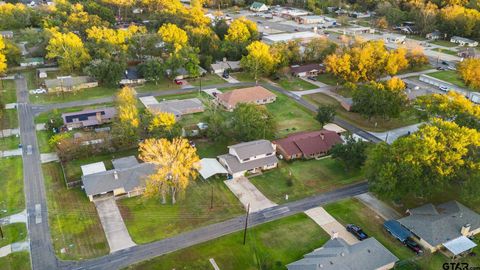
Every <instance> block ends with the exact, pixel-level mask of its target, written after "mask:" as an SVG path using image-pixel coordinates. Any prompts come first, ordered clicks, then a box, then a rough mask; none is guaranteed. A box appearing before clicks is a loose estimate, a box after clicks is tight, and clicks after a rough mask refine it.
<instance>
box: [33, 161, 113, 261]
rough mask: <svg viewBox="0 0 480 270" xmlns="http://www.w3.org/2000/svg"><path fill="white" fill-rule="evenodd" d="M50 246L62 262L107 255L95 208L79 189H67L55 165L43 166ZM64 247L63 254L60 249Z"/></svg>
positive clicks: (107, 250) (106, 246) (57, 164)
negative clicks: (51, 243) (51, 244)
mask: <svg viewBox="0 0 480 270" xmlns="http://www.w3.org/2000/svg"><path fill="white" fill-rule="evenodd" d="M42 168H43V174H44V177H45V185H46V190H47V204H48V218H49V225H50V229H51V234H52V241H53V247H54V249H55V252H56V254H57V256H58V257H59V258H60V259H63V260H79V259H87V258H94V257H99V256H102V255H106V254H108V252H109V247H108V243H107V239H106V238H105V233H104V232H103V228H102V225H101V223H100V220H99V218H98V214H97V210H96V209H95V205H94V204H93V203H92V202H90V201H89V200H88V198H87V196H86V195H85V192H84V191H82V190H81V189H80V188H73V189H67V188H66V187H65V182H64V180H63V176H62V172H61V169H60V164H59V163H47V164H43V166H42ZM63 248H65V253H62V252H61V250H62V249H63Z"/></svg>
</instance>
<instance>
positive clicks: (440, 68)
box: [437, 67, 445, 70]
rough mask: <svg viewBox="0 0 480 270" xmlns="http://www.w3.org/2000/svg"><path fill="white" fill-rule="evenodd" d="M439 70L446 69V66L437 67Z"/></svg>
mask: <svg viewBox="0 0 480 270" xmlns="http://www.w3.org/2000/svg"><path fill="white" fill-rule="evenodd" d="M437 70H445V68H444V67H437Z"/></svg>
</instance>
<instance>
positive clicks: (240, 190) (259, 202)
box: [224, 176, 277, 212]
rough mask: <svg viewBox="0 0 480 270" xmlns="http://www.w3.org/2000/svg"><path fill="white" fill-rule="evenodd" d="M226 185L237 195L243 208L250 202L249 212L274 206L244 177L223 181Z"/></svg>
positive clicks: (274, 204)
mask: <svg viewBox="0 0 480 270" xmlns="http://www.w3.org/2000/svg"><path fill="white" fill-rule="evenodd" d="M224 182H225V184H226V185H227V187H228V188H229V189H230V190H231V191H232V192H233V194H235V196H237V198H238V199H239V200H240V202H241V203H242V204H243V206H244V207H245V209H247V208H248V204H250V212H258V211H261V210H263V209H267V208H270V207H273V206H276V205H277V204H276V203H273V202H272V201H270V200H269V199H267V197H265V195H263V194H262V193H261V192H260V191H259V190H258V189H257V188H256V187H255V186H254V185H253V184H252V183H251V182H250V181H249V180H248V179H247V178H246V177H244V176H242V177H238V178H234V179H232V180H225V181H224Z"/></svg>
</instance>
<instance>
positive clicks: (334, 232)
mask: <svg viewBox="0 0 480 270" xmlns="http://www.w3.org/2000/svg"><path fill="white" fill-rule="evenodd" d="M335 238H338V232H336V231H332V239H335Z"/></svg>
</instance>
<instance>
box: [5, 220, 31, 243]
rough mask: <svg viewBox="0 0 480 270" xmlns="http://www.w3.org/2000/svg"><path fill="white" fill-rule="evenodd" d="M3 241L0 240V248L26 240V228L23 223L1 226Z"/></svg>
mask: <svg viewBox="0 0 480 270" xmlns="http://www.w3.org/2000/svg"><path fill="white" fill-rule="evenodd" d="M2 230H3V237H4V238H3V239H0V247H4V246H6V245H9V244H11V243H15V242H21V241H24V240H25V239H26V238H27V226H26V225H25V223H13V224H9V225H6V226H2Z"/></svg>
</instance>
